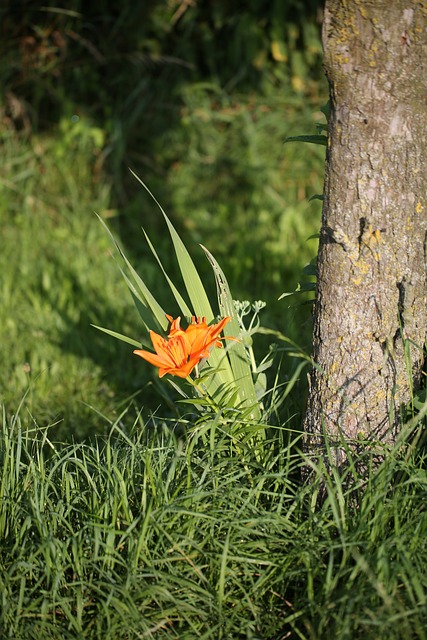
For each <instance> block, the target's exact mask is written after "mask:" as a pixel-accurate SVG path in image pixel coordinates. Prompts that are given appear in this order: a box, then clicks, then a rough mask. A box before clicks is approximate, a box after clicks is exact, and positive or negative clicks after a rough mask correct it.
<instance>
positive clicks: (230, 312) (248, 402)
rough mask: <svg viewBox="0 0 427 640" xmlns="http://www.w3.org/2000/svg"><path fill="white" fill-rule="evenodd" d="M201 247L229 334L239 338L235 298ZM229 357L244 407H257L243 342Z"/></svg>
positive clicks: (221, 272) (216, 263)
mask: <svg viewBox="0 0 427 640" xmlns="http://www.w3.org/2000/svg"><path fill="white" fill-rule="evenodd" d="M200 246H201V247H202V249H203V251H204V252H205V253H206V256H207V258H208V260H209V262H210V263H211V266H212V269H213V271H214V275H215V280H216V285H217V293H218V304H219V308H220V310H221V313H222V315H223V316H230V317H231V320H230V322H229V323H228V325H227V332H228V333H229V335H231V336H233V337H236V338H237V337H238V336H239V335H240V325H239V321H238V319H237V314H236V311H235V308H234V304H233V298H232V296H231V292H230V287H229V286H228V282H227V279H226V277H225V275H224V272H223V271H222V269H221V267H220V266H219V264H218V262H217V261H216V260H215V258H214V257H213V255H212V254H211V253H210V252H209V251H208V249H206V247H204V246H203V245H200ZM228 357H229V359H230V364H231V369H232V371H233V378H234V382H235V383H237V384H238V386H239V396H240V399H241V401H242V403H243V405H244V406H245V407H248V406H254V407H255V406H257V396H256V392H255V386H254V382H253V378H252V370H251V367H250V364H249V361H248V357H247V354H246V350H245V347H244V345H243V344H242V342H237V343H236V344H234V345H233V346H232V348H231V349H230V350H229V352H228ZM254 412H255V414H256V415H254V416H253V417H254V418H255V417H256V418H258V417H260V412H259V409H256V410H254Z"/></svg>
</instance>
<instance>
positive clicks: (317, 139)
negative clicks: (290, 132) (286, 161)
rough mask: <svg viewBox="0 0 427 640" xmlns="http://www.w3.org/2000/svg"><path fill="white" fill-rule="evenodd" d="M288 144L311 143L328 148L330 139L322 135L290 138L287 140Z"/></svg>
mask: <svg viewBox="0 0 427 640" xmlns="http://www.w3.org/2000/svg"><path fill="white" fill-rule="evenodd" d="M287 142H310V143H311V144H320V145H323V146H325V147H326V145H327V144H328V137H327V136H322V135H306V136H290V137H289V138H286V140H285V144H286V143H287Z"/></svg>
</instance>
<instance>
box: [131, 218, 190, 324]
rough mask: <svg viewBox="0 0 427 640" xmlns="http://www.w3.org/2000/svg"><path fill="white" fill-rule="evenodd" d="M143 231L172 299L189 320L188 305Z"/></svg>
mask: <svg viewBox="0 0 427 640" xmlns="http://www.w3.org/2000/svg"><path fill="white" fill-rule="evenodd" d="M143 231H144V235H145V239H146V240H147V244H148V246H149V247H150V249H151V251H152V253H153V255H154V257H155V258H156V260H157V262H158V264H159V267H160V269H161V270H162V272H163V275H164V276H165V278H166V280H167V283H168V285H169V286H170V288H171V291H172V293H173V295H174V298H175V300H176V301H177V303H178V306H179V308H180V309H181V313H182V314H183V315H184V316H187V317H188V318H190V317H191V316H192V315H193V314H192V312H191V311H190V309H189V308H188V305H187V303H186V302H185V300H184V298H183V297H182V295H181V294H180V293H179V291H178V289H177V288H176V286H175V285H174V283H173V282H172V280H171V279H170V278H169V276H168V274H167V273H166V271H165V268H164V267H163V264H162V262H161V260H160V258H159V256H158V255H157V252H156V250H155V248H154V246H153V244H152V242H151V240H150V238H149V237H148V235H147V234H146V232H145V230H144V229H143Z"/></svg>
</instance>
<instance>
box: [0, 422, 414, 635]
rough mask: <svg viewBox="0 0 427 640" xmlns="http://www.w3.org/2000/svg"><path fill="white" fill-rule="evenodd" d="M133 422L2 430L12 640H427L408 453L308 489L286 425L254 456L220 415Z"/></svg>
mask: <svg viewBox="0 0 427 640" xmlns="http://www.w3.org/2000/svg"><path fill="white" fill-rule="evenodd" d="M236 421H237V422H238V418H236ZM126 423H128V426H129V429H128V430H127V429H126ZM121 424H122V428H121V429H120V428H119V427H118V426H117V425H116V426H115V427H114V428H113V430H112V431H111V433H110V435H109V437H108V438H107V439H101V438H99V439H97V440H96V441H93V442H92V443H91V444H89V443H86V444H74V445H66V446H65V445H64V446H61V445H54V444H52V443H51V442H50V441H49V440H48V438H47V435H46V434H47V431H46V430H45V429H44V430H43V429H38V428H37V427H34V429H33V431H32V432H30V431H28V430H26V431H24V430H22V429H21V426H20V419H19V416H15V417H14V418H13V419H11V420H8V419H7V417H6V415H5V414H4V415H3V429H2V435H1V440H0V463H1V466H0V468H1V476H0V478H1V481H0V497H1V510H0V568H1V569H0V594H1V595H0V598H1V601H0V635H1V637H2V638H13V639H14V640H20V639H22V640H31V639H32V638H34V639H36V638H37V639H39V638H43V639H45V638H46V639H52V640H56V639H57V640H62V639H64V638H82V639H83V638H85V639H86V638H87V639H95V638H96V639H102V640H106V639H109V638H110V639H111V640H112V639H118V640H119V639H126V640H127V639H130V638H156V639H157V638H159V639H160V638H165V639H172V638H179V639H180V640H193V639H195V638H204V639H206V640H207V639H211V640H220V639H229V640H238V639H242V640H243V639H252V640H255V639H263V640H281V639H283V638H288V637H289V638H302V639H307V640H312V639H322V638H326V637H328V638H340V639H341V638H342V639H348V640H354V639H357V638H363V639H364V640H365V639H367V640H369V639H372V640H374V639H377V638H387V639H392V640H393V639H396V640H398V639H402V640H403V639H405V640H406V639H407V638H426V637H427V634H426V631H425V629H426V628H427V606H426V605H427V602H426V588H427V576H426V572H425V566H426V562H427V547H426V544H425V540H426V539H427V538H426V536H427V518H426V513H425V500H426V492H427V475H426V471H425V460H424V459H423V457H422V456H420V455H418V456H417V457H416V456H415V454H413V453H412V452H411V451H410V450H409V449H408V445H407V441H403V440H402V442H401V443H400V445H399V446H397V447H396V448H395V450H393V451H391V452H389V453H388V455H387V457H386V459H385V461H384V462H383V464H382V465H381V466H380V467H379V468H377V469H372V471H371V472H370V474H369V477H368V479H366V478H362V477H361V476H358V475H357V472H356V471H355V469H356V465H355V464H353V465H351V467H350V470H349V472H348V473H349V475H348V477H347V478H343V479H342V480H341V479H340V477H339V476H338V475H337V476H336V477H331V478H328V477H325V474H324V473H323V472H322V470H321V468H320V467H317V468H315V479H314V481H313V482H312V483H310V484H306V485H301V483H300V478H299V470H300V466H301V464H303V463H304V464H305V461H303V459H302V457H301V455H300V454H299V453H298V452H297V450H296V448H295V443H293V442H292V437H290V435H291V434H290V432H285V430H284V429H283V428H282V429H277V431H276V432H275V433H274V442H271V443H270V445H271V446H268V443H267V445H266V443H265V442H263V443H262V444H260V445H259V447H258V448H257V445H256V442H255V441H253V442H251V441H250V440H248V441H246V443H242V442H240V441H239V440H237V439H236V438H235V437H234V436H233V434H234V433H236V430H235V429H233V430H232V431H230V432H227V431H226V430H223V431H221V430H220V429H219V428H218V426H217V421H216V420H215V419H214V417H212V418H205V419H204V421H202V422H200V421H199V423H198V426H197V425H196V427H197V428H196V427H195V426H193V425H192V423H191V421H190V422H188V423H186V422H185V421H181V423H180V424H177V425H175V428H173V427H171V426H170V425H169V426H166V425H165V424H162V423H161V422H160V421H158V422H153V423H152V424H144V423H143V422H142V420H141V418H140V417H137V418H136V419H135V420H134V421H133V423H132V421H131V418H130V416H126V415H124V416H122V417H121ZM234 426H236V425H234ZM179 431H180V432H181V433H184V432H186V435H185V437H180V436H179V435H178V432H179ZM404 453H406V455H403V454H404ZM353 463H354V461H353ZM351 469H353V471H352V470H351ZM350 480H351V482H350ZM322 486H323V487H324V486H326V495H325V497H324V499H323V500H319V495H320V493H321V487H322ZM346 487H348V488H346Z"/></svg>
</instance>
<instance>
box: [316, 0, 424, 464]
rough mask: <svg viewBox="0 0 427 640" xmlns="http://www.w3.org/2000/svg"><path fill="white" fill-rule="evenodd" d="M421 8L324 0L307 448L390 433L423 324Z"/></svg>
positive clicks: (403, 2)
mask: <svg viewBox="0 0 427 640" xmlns="http://www.w3.org/2000/svg"><path fill="white" fill-rule="evenodd" d="M426 27H427V8H426V5H425V3H423V2H422V1H416V0H375V1H369V0H348V1H347V0H327V1H326V7H325V18H324V26H323V46H324V66H325V71H326V75H327V78H328V81H329V85H330V101H331V114H330V121H329V142H328V151H327V158H326V176H325V191H324V205H323V215H322V229H321V234H320V244H319V256H318V282H317V295H316V303H315V318H314V343H313V359H314V362H315V367H314V368H313V370H312V372H311V374H310V385H309V398H308V407H307V413H306V418H305V432H306V445H307V449H308V450H311V451H312V450H313V448H315V447H317V446H318V445H321V444H322V443H323V441H324V435H327V436H328V439H329V441H330V443H331V444H332V449H333V451H334V462H335V463H336V464H338V465H339V464H341V463H342V462H344V461H345V454H344V449H343V448H342V446H340V442H341V443H342V440H345V441H346V442H347V443H349V444H350V446H355V445H356V444H357V443H359V444H360V443H361V441H365V442H366V441H370V442H372V441H383V442H393V441H394V439H395V436H396V433H397V431H398V429H399V425H400V423H401V419H402V411H401V410H402V407H403V406H404V405H405V404H407V403H408V402H409V401H410V399H411V394H412V392H413V388H418V387H419V385H420V383H421V376H422V367H423V361H424V356H423V348H424V344H425V341H426V327H427V304H426V303H427V283H426V244H427V203H426V148H427V117H426V116H427V84H426V79H427V33H426V32H427V29H426Z"/></svg>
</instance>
